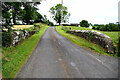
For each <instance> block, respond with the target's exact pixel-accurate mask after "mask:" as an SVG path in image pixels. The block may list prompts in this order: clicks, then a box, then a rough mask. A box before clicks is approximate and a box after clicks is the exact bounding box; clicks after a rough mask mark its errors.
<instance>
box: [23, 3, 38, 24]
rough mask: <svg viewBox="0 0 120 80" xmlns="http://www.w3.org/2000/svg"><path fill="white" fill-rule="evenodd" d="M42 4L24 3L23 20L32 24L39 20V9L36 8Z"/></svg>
mask: <svg viewBox="0 0 120 80" xmlns="http://www.w3.org/2000/svg"><path fill="white" fill-rule="evenodd" d="M38 4H40V3H38V2H34V3H33V2H26V3H23V6H24V9H23V16H22V20H23V22H24V23H27V24H31V23H33V22H34V21H35V20H36V19H37V15H38V13H37V10H38V9H37V8H36V6H37V5H38Z"/></svg>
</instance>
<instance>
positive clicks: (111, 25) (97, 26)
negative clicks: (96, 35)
mask: <svg viewBox="0 0 120 80" xmlns="http://www.w3.org/2000/svg"><path fill="white" fill-rule="evenodd" d="M93 29H95V30H100V31H120V27H119V26H118V24H114V23H109V24H106V25H104V24H94V26H93Z"/></svg>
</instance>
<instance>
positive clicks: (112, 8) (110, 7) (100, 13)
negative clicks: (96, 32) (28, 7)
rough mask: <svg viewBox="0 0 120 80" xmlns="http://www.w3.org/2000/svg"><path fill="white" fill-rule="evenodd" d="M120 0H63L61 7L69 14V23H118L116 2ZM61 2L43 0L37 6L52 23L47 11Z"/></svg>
mask: <svg viewBox="0 0 120 80" xmlns="http://www.w3.org/2000/svg"><path fill="white" fill-rule="evenodd" d="M119 1H120V0H63V2H64V3H63V5H64V6H66V7H67V8H68V12H70V13H71V16H70V18H69V23H79V22H80V21H81V20H88V22H89V23H92V24H107V23H109V22H113V23H115V22H117V21H118V2H119ZM58 3H61V0H44V1H42V2H41V4H40V5H39V6H38V8H39V12H40V13H41V14H42V15H47V18H48V19H49V20H51V21H53V20H52V19H51V18H50V16H51V14H50V13H49V10H50V8H51V7H53V6H55V5H56V4H58Z"/></svg>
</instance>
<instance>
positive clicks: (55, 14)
mask: <svg viewBox="0 0 120 80" xmlns="http://www.w3.org/2000/svg"><path fill="white" fill-rule="evenodd" d="M62 9H63V16H62V20H61V15H62V12H61V10H62ZM49 12H50V13H51V14H52V18H53V19H54V20H55V21H56V23H59V25H60V23H61V22H64V23H65V22H67V21H68V20H69V17H70V13H68V9H67V7H65V6H62V4H57V5H56V6H55V7H54V6H53V7H51V8H50V10H49Z"/></svg>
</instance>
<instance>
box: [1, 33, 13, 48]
mask: <svg viewBox="0 0 120 80" xmlns="http://www.w3.org/2000/svg"><path fill="white" fill-rule="evenodd" d="M11 43H12V35H11V33H10V32H2V46H4V47H9V46H10V45H11Z"/></svg>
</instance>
